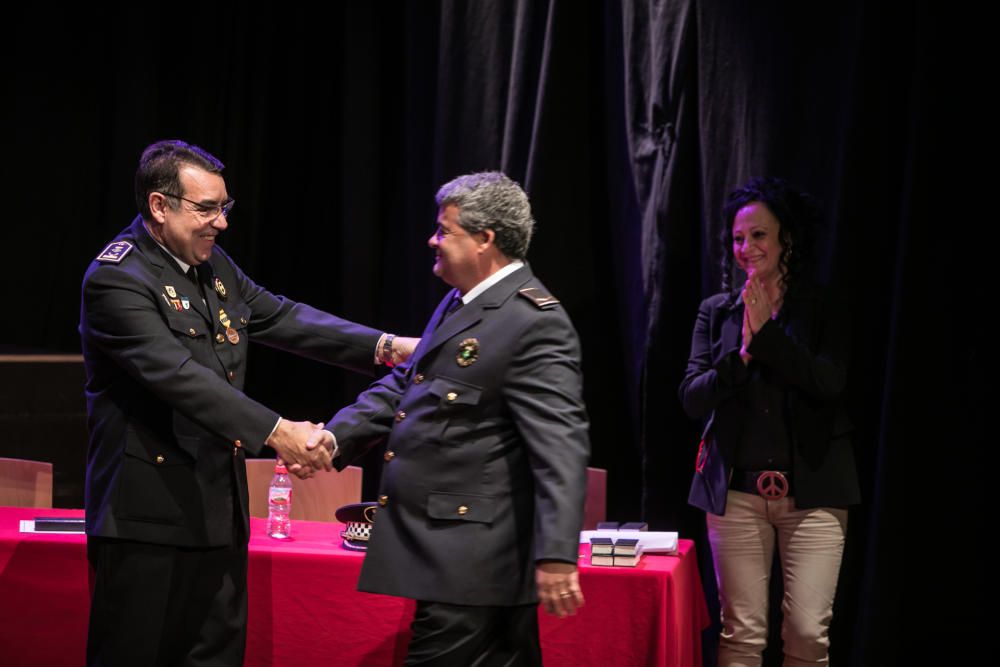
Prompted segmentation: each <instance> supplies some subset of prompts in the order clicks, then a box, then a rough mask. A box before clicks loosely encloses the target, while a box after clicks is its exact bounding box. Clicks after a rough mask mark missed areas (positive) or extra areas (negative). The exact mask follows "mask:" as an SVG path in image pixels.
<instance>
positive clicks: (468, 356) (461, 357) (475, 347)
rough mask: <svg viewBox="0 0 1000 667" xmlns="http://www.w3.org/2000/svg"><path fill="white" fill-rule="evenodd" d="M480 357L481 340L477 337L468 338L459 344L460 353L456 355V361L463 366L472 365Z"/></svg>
mask: <svg viewBox="0 0 1000 667" xmlns="http://www.w3.org/2000/svg"><path fill="white" fill-rule="evenodd" d="M478 358H479V340H478V339H476V338H466V339H465V340H463V341H462V342H461V343H459V344H458V354H457V355H455V362H456V363H457V364H458V365H459V366H461V367H462V368H466V367H467V366H471V365H472V364H474V363H476V359H478Z"/></svg>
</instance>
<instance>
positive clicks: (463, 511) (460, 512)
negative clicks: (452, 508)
mask: <svg viewBox="0 0 1000 667" xmlns="http://www.w3.org/2000/svg"><path fill="white" fill-rule="evenodd" d="M468 513H469V508H468V507H466V506H465V505H459V506H458V515H459V516H465V515H466V514H468Z"/></svg>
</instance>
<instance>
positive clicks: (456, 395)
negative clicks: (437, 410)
mask: <svg viewBox="0 0 1000 667" xmlns="http://www.w3.org/2000/svg"><path fill="white" fill-rule="evenodd" d="M445 398H447V399H448V400H449V401H454V400H455V399H456V398H458V394H456V393H455V392H453V391H449V392H448V395H447V396H445Z"/></svg>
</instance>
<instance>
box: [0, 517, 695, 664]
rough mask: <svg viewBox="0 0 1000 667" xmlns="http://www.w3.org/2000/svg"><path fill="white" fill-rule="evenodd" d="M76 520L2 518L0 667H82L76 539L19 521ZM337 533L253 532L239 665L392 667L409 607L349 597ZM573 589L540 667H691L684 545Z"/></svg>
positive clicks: (82, 548) (544, 618)
mask: <svg viewBox="0 0 1000 667" xmlns="http://www.w3.org/2000/svg"><path fill="white" fill-rule="evenodd" d="M81 515H82V512H81V511H79V510H33V509H21V508H0V665H4V666H9V667H19V666H21V665H38V666H40V667H42V666H44V667H51V666H55V665H81V664H83V662H84V656H85V646H86V637H87V609H88V599H89V592H88V589H89V585H88V568H87V557H86V542H85V538H84V537H83V536H82V535H45V534H25V533H20V532H19V520H20V519H28V518H34V517H36V516H81ZM340 530H341V526H340V525H339V524H332V523H316V522H308V521H298V522H296V523H295V524H294V526H293V539H292V540H289V541H286V542H279V541H276V540H272V539H270V538H268V537H267V536H266V535H265V534H264V522H263V521H262V520H258V519H255V520H254V521H253V526H252V534H253V536H252V538H251V540H250V566H249V600H250V610H249V619H248V623H249V631H248V640H247V660H246V664H247V665H324V664H337V665H372V666H378V665H386V666H388V665H401V664H402V660H403V657H404V655H405V653H406V645H407V642H408V641H409V629H408V628H409V623H410V618H411V616H412V614H413V602H412V601H409V600H403V599H400V598H394V597H389V596H384V595H372V594H370V593H359V592H357V591H355V590H354V586H355V583H356V581H357V577H358V572H359V570H360V568H361V560H362V557H363V555H362V554H357V553H352V552H348V551H345V550H343V549H341V548H340V547H339V543H340V540H339V537H338V535H339V531H340ZM586 551H587V549H586V548H583V549H582V550H581V553H585V552H586ZM585 560H586V559H584V558H581V563H584V562H585ZM580 584H581V587H582V588H583V592H584V595H585V596H586V598H587V604H586V605H585V606H584V608H583V609H582V610H581V611H580V612H579V613H578V614H577V615H576V616H574V617H571V618H568V619H563V620H559V619H556V618H552V617H550V616H548V615H546V614H544V613H542V614H541V615H540V619H541V636H542V653H543V656H544V660H545V664H546V665H547V666H550V667H554V666H560V665H572V666H574V667H576V666H578V665H591V664H592V665H601V666H602V667H611V666H615V665H621V666H622V667H633V666H636V667H638V666H642V667H645V666H646V665H657V666H659V665H701V630H702V628H704V627H706V626H707V625H708V614H707V611H706V608H705V603H704V598H703V597H702V591H701V582H700V579H699V576H698V568H697V563H696V559H695V557H694V545H693V544H692V543H691V542H690V541H688V540H681V543H680V554H679V555H678V556H657V555H646V556H644V557H643V561H642V562H641V563H640V565H639V566H638V567H636V568H599V567H590V566H589V565H585V564H582V565H581V568H580Z"/></svg>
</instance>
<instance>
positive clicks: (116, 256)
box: [97, 241, 135, 264]
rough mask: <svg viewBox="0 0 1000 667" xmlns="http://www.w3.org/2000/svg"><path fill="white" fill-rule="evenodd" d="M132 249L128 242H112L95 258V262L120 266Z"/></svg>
mask: <svg viewBox="0 0 1000 667" xmlns="http://www.w3.org/2000/svg"><path fill="white" fill-rule="evenodd" d="M134 247H135V246H133V245H132V244H131V243H129V242H128V241H112V242H111V243H109V244H108V247H107V248H105V249H104V250H102V251H101V254H100V255H98V256H97V261H98V262H103V263H106V264H121V261H122V260H123V259H125V256H126V255H128V254H129V253H130V252H132V248H134Z"/></svg>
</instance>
